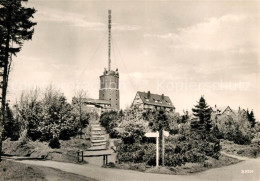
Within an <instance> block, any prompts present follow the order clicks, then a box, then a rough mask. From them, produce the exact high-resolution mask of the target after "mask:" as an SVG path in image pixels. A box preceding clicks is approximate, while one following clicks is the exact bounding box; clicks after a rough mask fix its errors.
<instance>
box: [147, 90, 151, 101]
mask: <svg viewBox="0 0 260 181" xmlns="http://www.w3.org/2000/svg"><path fill="white" fill-rule="evenodd" d="M147 97H148V99H150V97H151V92H150V91H148V93H147Z"/></svg>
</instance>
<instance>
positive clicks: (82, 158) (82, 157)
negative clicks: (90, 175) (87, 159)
mask: <svg viewBox="0 0 260 181" xmlns="http://www.w3.org/2000/svg"><path fill="white" fill-rule="evenodd" d="M83 160H84V155H83V151H81V161H82V162H83Z"/></svg>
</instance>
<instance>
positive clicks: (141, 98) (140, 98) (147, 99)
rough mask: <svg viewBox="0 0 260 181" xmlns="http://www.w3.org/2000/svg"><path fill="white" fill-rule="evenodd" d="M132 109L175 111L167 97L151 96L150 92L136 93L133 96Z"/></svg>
mask: <svg viewBox="0 0 260 181" xmlns="http://www.w3.org/2000/svg"><path fill="white" fill-rule="evenodd" d="M132 107H138V108H140V109H157V110H159V109H164V110H167V111H174V110H175V107H174V106H173V104H172V101H171V99H170V98H169V97H168V96H165V95H164V94H162V95H159V94H152V93H151V92H150V91H148V92H140V91H138V92H137V93H136V95H135V98H134V101H133V103H132Z"/></svg>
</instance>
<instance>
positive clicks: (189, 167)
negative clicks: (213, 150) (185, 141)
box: [115, 155, 240, 175]
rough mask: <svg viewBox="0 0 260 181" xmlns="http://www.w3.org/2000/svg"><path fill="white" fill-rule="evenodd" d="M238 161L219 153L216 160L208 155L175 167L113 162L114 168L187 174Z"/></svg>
mask: <svg viewBox="0 0 260 181" xmlns="http://www.w3.org/2000/svg"><path fill="white" fill-rule="evenodd" d="M238 162H240V160H238V159H236V158H231V157H228V156H226V155H221V156H220V157H219V159H218V160H216V159H214V158H211V157H208V160H206V161H205V162H203V163H186V164H185V165H182V166H176V167H158V168H156V167H146V165H145V164H144V163H140V164H134V163H123V164H115V168H119V169H130V170H137V171H141V172H147V173H160V174H171V175H187V174H192V173H196V172H201V171H204V170H208V169H211V168H218V167H223V166H228V165H232V164H235V163H238Z"/></svg>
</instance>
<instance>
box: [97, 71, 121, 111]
mask: <svg viewBox="0 0 260 181" xmlns="http://www.w3.org/2000/svg"><path fill="white" fill-rule="evenodd" d="M99 99H101V100H108V101H110V102H111V108H112V109H117V110H119V109H120V95H119V76H118V74H115V72H114V71H110V72H108V73H107V74H104V75H101V76H100V90H99Z"/></svg>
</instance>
